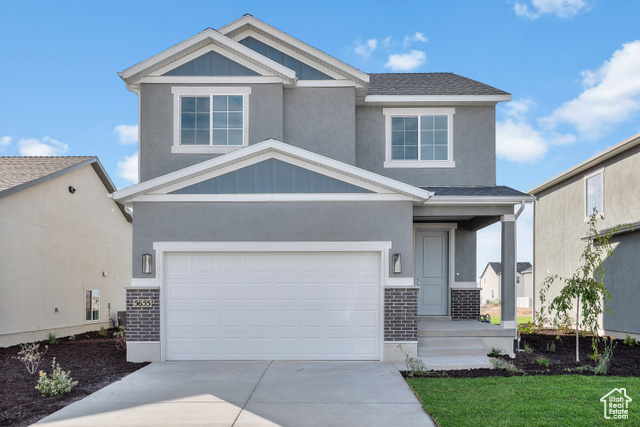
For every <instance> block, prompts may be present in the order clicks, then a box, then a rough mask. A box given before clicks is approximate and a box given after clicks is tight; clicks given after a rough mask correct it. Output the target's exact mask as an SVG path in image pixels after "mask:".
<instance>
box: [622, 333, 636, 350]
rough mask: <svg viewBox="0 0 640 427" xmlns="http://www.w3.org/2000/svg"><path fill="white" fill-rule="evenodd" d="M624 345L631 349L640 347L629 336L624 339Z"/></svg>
mask: <svg viewBox="0 0 640 427" xmlns="http://www.w3.org/2000/svg"><path fill="white" fill-rule="evenodd" d="M622 344H624V345H628V346H629V347H633V346H634V345H640V343H639V342H638V341H637V340H636V339H635V338H633V337H631V336H629V335H627V336H626V337H624V341H623V342H622Z"/></svg>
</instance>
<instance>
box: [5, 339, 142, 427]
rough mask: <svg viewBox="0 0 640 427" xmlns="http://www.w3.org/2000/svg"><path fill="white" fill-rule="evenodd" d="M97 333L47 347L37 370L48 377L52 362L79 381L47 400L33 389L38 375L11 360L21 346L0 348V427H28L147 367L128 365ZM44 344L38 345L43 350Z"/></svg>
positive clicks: (18, 362)
mask: <svg viewBox="0 0 640 427" xmlns="http://www.w3.org/2000/svg"><path fill="white" fill-rule="evenodd" d="M113 332H115V330H110V331H109V332H108V334H107V336H101V335H100V334H99V333H98V332H97V331H96V332H87V333H83V334H80V335H77V337H76V340H75V341H69V340H68V339H67V338H66V337H65V338H60V339H59V343H58V344H52V345H49V350H48V351H47V353H46V354H45V356H44V357H43V358H42V360H43V361H42V363H41V364H40V367H39V368H38V370H43V371H45V372H46V373H48V374H50V373H51V363H52V359H53V358H54V357H55V358H56V362H57V363H58V364H59V365H60V367H61V368H62V370H63V371H65V372H66V371H70V372H71V373H70V376H71V378H73V380H76V381H78V385H76V386H75V387H74V388H73V389H72V390H71V392H69V393H66V394H62V395H58V396H52V397H46V396H43V395H42V394H40V392H39V391H37V390H36V389H35V386H36V384H37V382H38V372H35V373H34V374H33V375H30V374H29V372H28V371H27V369H26V368H25V366H24V364H23V363H22V362H21V361H19V360H17V359H14V358H13V357H14V356H17V354H18V351H20V346H12V347H5V348H0V426H28V425H30V424H33V423H35V422H36V421H38V420H39V419H41V418H43V417H45V416H47V415H49V414H52V413H54V412H56V411H58V410H59V409H62V408H63V407H65V406H67V405H69V404H71V403H73V402H75V401H77V400H80V399H82V398H84V397H86V396H88V395H90V394H91V393H94V392H95V391H97V390H99V389H101V388H103V387H105V386H107V385H109V384H111V383H113V382H115V381H117V380H119V379H121V378H122V377H124V376H126V375H128V374H130V373H131V372H134V371H137V370H138V369H140V368H142V367H143V366H146V365H148V363H129V362H127V361H126V352H125V351H123V350H119V349H116V345H115V341H114V339H113V337H112V334H113ZM46 344H47V343H46V342H42V343H41V344H40V349H41V350H44V346H45V345H46Z"/></svg>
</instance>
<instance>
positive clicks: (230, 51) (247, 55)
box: [118, 28, 296, 85]
mask: <svg viewBox="0 0 640 427" xmlns="http://www.w3.org/2000/svg"><path fill="white" fill-rule="evenodd" d="M211 45H213V46H214V47H217V48H218V49H220V51H222V52H225V53H226V54H227V55H230V56H231V57H235V58H239V59H241V60H243V61H246V62H247V63H250V64H253V65H254V66H257V67H258V68H260V69H262V70H264V73H265V75H272V76H277V77H279V78H281V79H282V80H283V82H285V83H288V84H294V83H295V78H296V76H295V72H294V71H292V70H290V69H288V68H286V67H285V66H283V65H280V64H278V63H277V62H275V61H273V60H271V59H269V58H267V57H265V56H262V55H260V54H259V53H257V52H255V51H253V50H251V49H249V48H248V47H246V46H243V45H241V44H240V43H238V42H236V41H234V40H231V39H230V38H228V37H226V36H224V35H222V34H220V33H219V32H218V31H216V30H213V29H211V28H207V29H205V30H204V31H202V32H200V33H198V34H196V35H195V36H193V37H190V38H188V39H187V40H184V41H182V42H180V43H178V44H176V45H174V46H172V47H170V48H168V49H165V50H163V51H162V52H160V53H158V54H157V55H154V56H152V57H151V58H148V59H145V60H144V61H142V62H139V63H138V64H136V65H133V66H131V67H129V68H127V69H126V70H124V71H122V72H120V73H118V75H119V76H120V78H122V80H124V81H125V83H127V85H136V84H139V83H140V80H141V79H142V78H144V77H146V76H148V75H150V74H152V73H153V72H155V71H158V70H160V69H162V68H163V67H166V66H167V65H169V64H171V63H174V62H176V61H178V60H180V59H181V58H184V57H187V56H188V55H190V54H193V53H195V52H197V51H199V50H201V49H203V48H206V47H207V46H211Z"/></svg>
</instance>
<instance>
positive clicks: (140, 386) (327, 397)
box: [37, 361, 435, 427]
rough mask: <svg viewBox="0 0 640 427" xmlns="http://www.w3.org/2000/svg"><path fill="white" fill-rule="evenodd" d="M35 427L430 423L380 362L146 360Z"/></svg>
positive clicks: (390, 368)
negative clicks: (134, 369) (141, 366)
mask: <svg viewBox="0 0 640 427" xmlns="http://www.w3.org/2000/svg"><path fill="white" fill-rule="evenodd" d="M37 425H38V426H41V425H43V426H83V427H85V426H92V427H97V426H110V427H113V426H235V427H240V426H255V427H263V426H367V427H375V426H390V425H402V426H406V427H408V426H435V424H434V423H433V421H432V420H431V418H430V417H429V415H427V413H426V412H424V410H423V409H422V406H421V405H420V402H419V401H418V399H417V398H416V396H415V395H414V394H413V392H412V391H411V389H410V388H409V386H408V385H407V384H406V382H405V381H404V379H403V378H402V377H401V376H400V374H399V373H398V370H397V369H396V368H395V367H394V365H393V364H390V363H381V362H284V361H273V362H269V361H266V362H164V363H152V364H151V365H148V366H146V367H144V368H142V369H140V370H139V371H136V372H134V373H132V374H130V375H128V376H127V377H125V378H123V379H122V380H121V381H117V382H115V383H113V384H111V385H109V386H107V387H105V388H103V389H102V390H99V391H97V392H96V393H94V394H92V395H90V396H87V397H86V398H84V399H83V400H80V401H78V402H75V403H73V404H71V405H69V406H67V407H66V408H63V409H62V410H60V411H58V412H56V413H54V414H52V415H50V416H48V417H46V418H44V419H42V420H40V422H38V423H37Z"/></svg>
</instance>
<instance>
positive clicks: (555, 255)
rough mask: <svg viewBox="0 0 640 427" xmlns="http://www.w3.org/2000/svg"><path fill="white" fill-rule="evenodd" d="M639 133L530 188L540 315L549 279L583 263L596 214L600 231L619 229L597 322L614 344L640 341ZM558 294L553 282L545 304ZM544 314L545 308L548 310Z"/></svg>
mask: <svg viewBox="0 0 640 427" xmlns="http://www.w3.org/2000/svg"><path fill="white" fill-rule="evenodd" d="M639 187H640V133H637V134H635V135H633V136H631V137H629V138H627V139H625V140H624V141H622V142H620V143H618V144H616V145H613V146H612V147H610V148H608V149H606V150H604V151H603V152H601V153H598V154H596V155H595V156H593V157H590V158H589V159H587V160H585V161H583V162H581V163H579V164H577V165H576V166H574V167H572V168H570V169H568V170H566V171H564V172H562V173H561V174H559V175H558V176H555V177H553V178H551V179H550V180H548V181H546V182H544V183H542V184H540V185H538V186H536V187H534V188H532V189H531V190H529V194H531V195H534V196H536V197H537V201H536V202H535V205H534V206H535V210H534V241H535V247H534V284H535V287H534V297H535V300H534V301H535V306H534V310H535V311H536V312H537V311H540V307H541V303H540V295H539V291H540V289H541V286H542V283H543V282H544V281H545V280H546V279H547V278H548V277H549V276H552V275H558V276H561V277H571V276H572V275H573V273H574V272H575V271H576V270H577V269H578V268H579V266H580V265H581V263H582V261H581V260H580V256H581V255H582V252H583V251H584V248H585V240H586V238H587V234H588V233H589V224H588V220H589V216H590V215H592V214H593V213H594V211H595V212H597V213H598V214H599V215H598V217H599V216H600V215H602V216H604V220H602V219H598V223H597V228H598V231H602V230H607V229H609V228H611V227H614V226H616V225H621V224H630V225H631V226H632V227H633V229H631V228H628V227H623V228H622V230H621V232H620V233H616V234H615V235H614V236H613V237H612V239H611V240H610V243H611V246H612V248H613V254H612V256H610V257H609V256H605V259H604V269H605V275H604V285H605V287H606V288H607V290H608V291H609V293H610V294H611V297H612V298H611V301H610V302H607V304H606V305H605V309H608V311H609V313H608V314H607V313H605V314H604V315H603V316H602V317H601V319H600V329H601V332H603V333H605V334H606V335H609V336H613V337H616V338H625V336H626V335H630V336H632V337H636V338H639V339H640V316H638V305H640V292H638V290H639V289H640V288H639V285H640V264H638V261H637V260H638V255H639V254H640V233H638V230H640V213H639V212H640V196H638V188H639ZM561 289H562V284H561V282H560V281H556V282H555V283H554V284H553V285H552V287H551V288H550V289H549V294H548V295H547V301H550V300H551V299H552V298H554V297H556V296H557V295H559V293H560V291H561ZM546 306H547V308H548V303H547V304H546Z"/></svg>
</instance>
